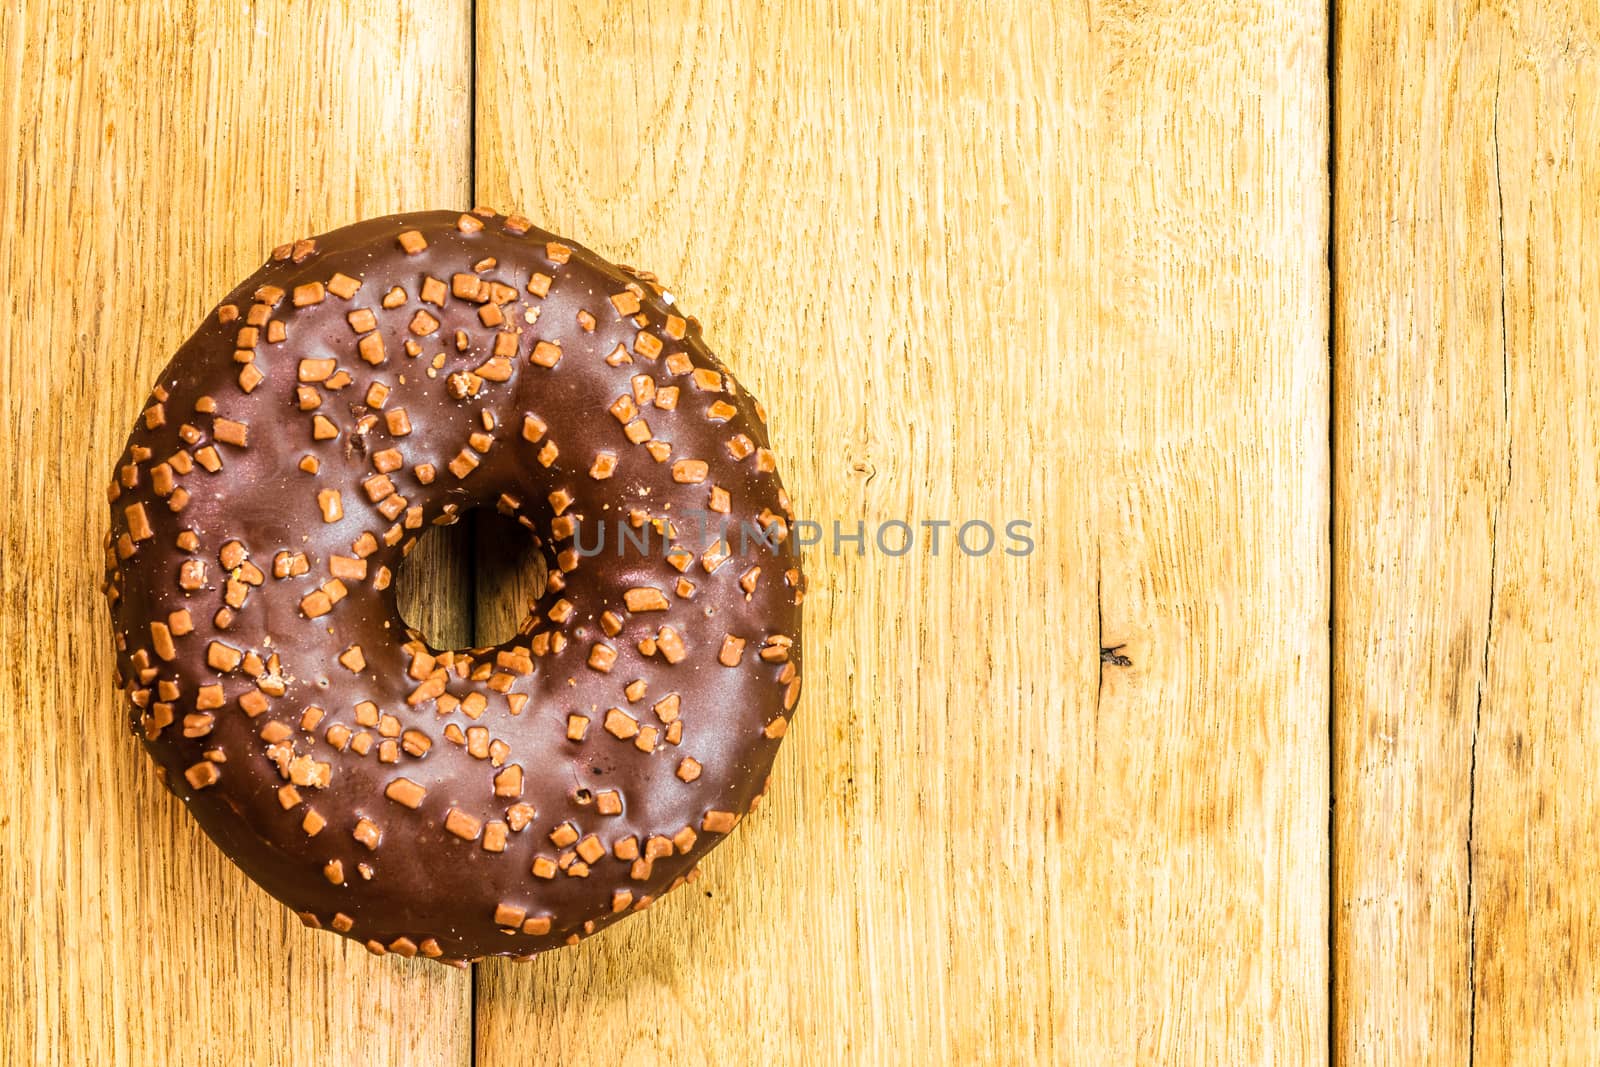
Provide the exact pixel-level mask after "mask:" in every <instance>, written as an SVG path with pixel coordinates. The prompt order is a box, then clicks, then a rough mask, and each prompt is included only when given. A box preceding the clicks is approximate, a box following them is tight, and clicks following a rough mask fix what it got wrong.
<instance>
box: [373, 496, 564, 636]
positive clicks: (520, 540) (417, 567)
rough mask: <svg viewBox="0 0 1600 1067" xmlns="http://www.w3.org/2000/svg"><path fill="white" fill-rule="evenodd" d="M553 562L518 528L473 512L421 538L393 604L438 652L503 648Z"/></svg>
mask: <svg viewBox="0 0 1600 1067" xmlns="http://www.w3.org/2000/svg"><path fill="white" fill-rule="evenodd" d="M550 562H551V561H550V559H549V558H548V556H547V554H546V552H545V550H544V549H542V548H540V547H539V545H537V544H536V543H535V542H534V539H533V537H532V535H530V534H529V533H528V531H527V530H525V529H524V528H523V527H521V526H519V525H518V524H517V523H516V522H515V521H513V520H512V519H509V518H507V517H505V516H504V515H501V514H500V513H499V512H497V511H495V510H494V509H493V508H475V509H473V510H472V511H469V512H467V513H465V514H464V515H462V517H461V520H460V521H459V522H456V523H454V524H452V525H450V526H430V527H429V528H428V529H427V530H426V532H424V533H423V535H422V537H421V539H420V540H419V541H418V542H417V546H416V548H414V549H412V551H411V555H410V556H408V557H407V558H406V560H405V562H404V564H403V565H402V566H401V567H400V568H399V571H398V573H397V574H396V575H395V583H394V586H395V602H396V605H397V606H398V608H399V609H400V617H401V619H403V620H404V621H405V624H406V625H407V626H408V627H410V628H411V629H413V630H416V631H417V632H418V633H420V634H421V635H422V639H423V640H424V641H426V642H427V643H428V644H429V646H431V647H433V648H435V649H450V648H467V647H485V646H492V645H501V644H505V643H506V642H508V641H510V640H512V639H513V638H515V637H516V636H517V633H518V628H519V627H520V626H521V625H522V624H523V622H524V621H525V620H526V619H527V618H528V616H529V612H530V611H531V610H532V609H533V606H534V605H535V604H536V603H537V602H538V600H539V598H540V596H541V595H542V594H543V592H544V589H545V584H546V582H547V581H548V579H549V573H550Z"/></svg>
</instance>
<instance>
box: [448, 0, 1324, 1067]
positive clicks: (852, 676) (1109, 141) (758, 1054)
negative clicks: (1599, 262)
mask: <svg viewBox="0 0 1600 1067" xmlns="http://www.w3.org/2000/svg"><path fill="white" fill-rule="evenodd" d="M1191 8H1192V5H1177V4H1171V5H1164V4H1156V5H1078V4H1060V5H1041V4H1030V3H1022V2H1002V3H993V4H986V5H984V6H983V17H982V18H976V19H975V18H972V17H971V8H970V6H968V5H959V4H955V3H946V4H932V5H922V4H918V5H869V4H861V5H854V4H834V3H828V2H821V0H806V2H796V3H787V4H782V5H772V6H771V7H769V8H766V9H756V8H754V7H753V6H752V5H749V4H741V3H733V2H728V3H713V2H705V3H695V2H687V0H683V2H671V3H652V4H643V3H637V4H615V5H588V4H572V5H561V6H560V7H559V8H557V7H556V6H553V5H547V4H541V3H531V2H529V3H522V4H518V3H514V2H509V0H508V2H501V0H482V2H480V3H479V4H478V9H477V10H478V29H477V41H478V61H477V72H478V79H477V107H478V112H477V123H476V129H477V178H478V187H477V190H476V192H477V199H479V200H482V201H485V202H488V203H491V204H496V205H502V206H504V207H518V208H520V209H522V210H524V211H525V212H527V213H529V214H531V215H532V216H533V217H534V218H536V219H539V220H541V221H543V222H544V223H545V224H547V225H549V226H551V227H553V228H556V229H558V230H560V231H565V232H568V233H570V234H572V235H573V236H575V237H577V238H579V239H581V240H584V241H586V242H587V243H590V244H591V245H593V246H594V247H597V248H599V249H601V250H603V251H605V252H607V253H609V254H611V255H613V256H615V257H617V258H619V259H622V260H624V261H626V262H630V263H634V264H637V265H639V266H643V267H648V268H650V269H653V270H655V271H657V272H658V273H660V274H662V275H663V277H665V278H667V279H669V280H670V281H672V282H673V283H674V290H675V291H676V292H677V293H678V295H679V297H680V299H681V300H682V302H683V304H684V306H686V307H688V308H690V309H691V310H693V311H695V312H696V313H697V314H699V315H700V316H701V317H702V318H703V320H704V321H705V323H706V330H707V336H708V337H709V338H710V339H711V340H712V342H713V345H714V346H716V347H718V348H719V349H720V351H721V352H722V353H723V355H724V356H725V357H726V358H727V359H728V360H729V361H730V363H731V365H732V366H733V368H734V369H735V371H736V372H737V373H738V374H739V375H740V376H741V378H742V379H743V380H744V381H745V383H746V384H747V385H749V386H750V387H751V388H752V389H753V391H754V392H755V393H756V394H757V395H758V396H760V397H762V398H763V400H765V402H766V403H767V405H768V407H769V409H770V411H771V425H772V427H773V429H774V433H775V447H776V448H777V449H778V451H779V454H780V456H782V457H785V458H786V467H785V474H786V477H787V480H788V481H789V483H790V485H791V486H792V488H793V489H794V491H795V494H796V497H797V500H798V502H799V507H800V508H801V510H802V512H803V513H805V514H808V515H809V516H810V517H812V518H813V519H815V520H818V521H820V522H822V523H823V524H824V527H825V528H827V527H828V526H829V524H831V523H832V522H833V521H834V520H838V521H839V522H840V523H842V524H843V528H844V529H845V531H847V532H849V531H853V530H854V529H855V525H856V523H857V522H858V521H863V522H866V523H867V524H868V537H869V538H870V537H871V536H872V531H873V530H874V529H875V528H876V525H877V524H878V523H879V522H880V521H883V520H887V519H902V520H907V521H911V522H921V521H923V520H951V521H954V522H956V523H960V522H962V521H964V520H968V519H982V520H986V521H989V522H991V523H996V524H1003V523H1004V522H1005V521H1006V520H1008V519H1013V518H1016V519H1023V520H1026V521H1030V522H1032V523H1033V527H1032V532H1033V536H1034V538H1035V540H1036V543H1037V547H1036V550H1035V551H1033V552H1032V553H1031V554H1029V555H1025V556H1018V557H1013V556H1008V555H1005V554H1003V553H1002V552H1001V551H999V550H996V551H993V552H991V553H990V554H988V555H985V556H982V557H969V556H967V555H965V554H963V553H962V552H961V551H959V550H958V549H957V548H955V547H954V546H953V543H952V533H951V532H947V533H946V534H945V539H944V541H943V546H942V551H941V553H940V554H939V555H938V556H935V555H933V554H932V553H931V552H930V551H929V546H928V541H929V536H928V532H927V531H926V530H922V531H919V541H920V544H919V545H918V547H917V548H916V549H915V550H914V551H912V552H910V553H908V554H906V555H904V556H901V557H898V558H894V557H889V556H886V555H885V554H883V553H881V552H878V551H876V550H873V551H871V552H869V553H868V554H865V555H861V556H857V555H856V554H854V550H853V548H849V547H846V549H845V551H844V552H843V553H841V554H837V555H836V554H834V553H833V552H832V551H831V546H827V545H824V546H822V547H819V548H815V549H813V550H811V552H810V554H809V556H808V567H809V570H810V574H811V580H812V588H813V593H812V595H811V597H809V598H808V601H807V614H808V619H809V626H808V638H807V639H808V649H807V679H808V690H807V695H806V698H805V701H804V708H803V712H802V714H801V715H800V717H799V719H798V720H797V722H796V727H795V729H794V730H792V731H791V732H790V735H789V740H788V743H787V744H786V746H785V748H784V751H783V753H782V755H781V756H780V758H779V766H778V770H777V776H776V784H775V787H774V791H773V793H772V795H771V796H770V798H769V800H768V802H767V803H765V804H764V805H763V806H762V808H761V810H760V811H759V812H758V814H757V816H756V817H754V818H752V819H751V820H749V822H748V824H747V825H746V826H744V827H743V828H741V830H740V831H739V833H738V834H737V835H735V836H734V838H733V839H732V840H731V841H730V842H729V843H728V844H727V845H726V846H725V847H723V848H721V849H720V850H719V851H718V852H717V853H716V854H714V855H713V856H712V857H710V858H709V859H708V860H707V862H706V863H705V864H704V865H703V868H704V870H705V877H704V878H703V879H702V880H701V882H700V883H698V884H697V886H695V887H694V888H693V889H691V890H686V891H682V892H679V893H677V894H674V895H673V896H671V897H668V898H666V899H664V900H663V901H661V902H659V903H658V904H657V905H656V906H654V907H652V908H651V909H650V910H649V911H648V912H646V913H645V914H643V915H641V916H639V917H637V918H634V919H631V920H630V921H629V922H627V923H626V924H624V925H623V926H621V927H619V928H617V929H616V930H614V931H611V932H608V933H607V934H606V935H605V936H603V937H599V938H596V939H594V941H592V942H586V943H584V944H583V945H581V946H580V947H578V948H577V949H574V950H571V951H563V952H558V953H552V954H548V955H546V956H544V957H542V958H541V959H539V960H538V961H537V962H535V963H532V964H528V965H522V966H516V965H510V964H505V963H500V962H495V963H490V964H485V965H483V966H481V967H480V969H479V979H478V981H479V997H478V1000H477V1024H478V1025H477V1045H478V1054H479V1061H480V1062H481V1063H483V1064H486V1065H498V1064H511V1063H522V1062H527V1061H528V1060H530V1059H549V1060H552V1061H565V1060H568V1059H576V1058H578V1057H580V1056H581V1057H584V1058H593V1059H596V1060H605V1061H612V1060H621V1061H625V1062H634V1063H652V1062H663V1063H666V1062H690V1061H692V1062H712V1063H790V1062H811V1063H841V1062H864V1063H878V1062H906V1063H935V1062H960V1063H972V1062H1041V1063H1046V1062H1050V1063H1055V1062H1084V1063H1121V1062H1135V1061H1139V1062H1195V1063H1224V1062H1226V1063H1253V1062H1266V1061H1269V1060H1275V1061H1282V1062H1289V1063H1302V1062H1311V1061H1313V1060H1318V1059H1322V1058H1324V1057H1325V1056H1326V1053H1327V1048H1328V1044H1327V1042H1328V1033H1327V1028H1326V1004H1327V989H1328V986H1327V982H1328V969H1327V929H1328V914H1327V904H1328V898H1327V877H1328V869H1329V864H1328V854H1327V819H1328V816H1327V807H1326V805H1327V800H1328V796H1327V783H1328V746H1329V736H1328V724H1327V717H1326V716H1327V714H1328V709H1327V681H1328V659H1327V656H1328V648H1327V640H1328V635H1327V622H1328V619H1327V589H1328V546H1327V533H1328V505H1329V501H1328V489H1327V487H1328V460H1327V391H1328V384H1329V380H1328V353H1327V325H1328V319H1327V315H1328V306H1327V272H1326V258H1325V256H1326V243H1325V241H1326V228H1327V217H1326V204H1327V199H1326V198H1327V182H1326V151H1327V143H1326V137H1327V119H1326V116H1327V93H1326V47H1327V37H1326V23H1325V16H1326V11H1325V5H1323V4H1321V3H1310V2H1303V0H1299V2H1292V3H1285V2H1271V3H1267V2H1262V3H1258V4H1243V5H1232V4H1208V5H1205V6H1204V10H1201V11H1194V10H1191ZM974 532H975V531H974ZM890 543H891V545H894V544H897V542H895V541H891V542H890ZM508 584H514V583H508ZM506 595H508V596H509V597H511V598H512V605H511V606H509V607H508V606H506V605H505V604H504V603H499V606H496V605H497V599H496V597H497V594H495V593H493V592H492V591H491V592H489V593H487V594H486V599H485V600H484V601H482V602H480V607H479V619H480V623H481V622H483V621H485V620H491V621H495V622H496V624H497V625H503V624H504V622H505V618H504V616H505V615H508V614H513V613H515V612H517V611H520V609H521V603H520V601H519V600H518V599H517V598H518V595H519V594H518V593H517V592H516V591H514V590H513V591H512V592H511V593H509V594H506ZM497 613H498V614H497ZM1102 646H1122V648H1121V654H1122V655H1125V656H1126V657H1127V660H1128V661H1129V665H1127V666H1119V665H1117V664H1115V663H1103V662H1102V659H1101V653H1100V650H1101V647H1102Z"/></svg>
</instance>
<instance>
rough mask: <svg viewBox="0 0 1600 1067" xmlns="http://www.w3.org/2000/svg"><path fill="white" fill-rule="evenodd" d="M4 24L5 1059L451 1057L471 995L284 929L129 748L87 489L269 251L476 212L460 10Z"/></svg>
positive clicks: (236, 9) (0, 377) (427, 970)
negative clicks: (186, 350) (353, 225)
mask: <svg viewBox="0 0 1600 1067" xmlns="http://www.w3.org/2000/svg"><path fill="white" fill-rule="evenodd" d="M317 10H318V11H325V12H326V14H325V15H323V16H322V17H318V18H308V17H307V12H306V9H304V8H301V7H296V6H293V5H281V4H253V3H250V4H228V5H221V4H199V5H196V4H192V3H141V4H119V3H106V2H94V0H55V2H51V3H35V2H25V3H24V4H22V5H21V6H20V7H19V6H18V5H17V4H6V5H4V10H3V11H0V42H3V43H0V65H3V68H4V69H3V70H0V78H3V84H4V87H5V88H4V94H3V95H0V266H3V269H4V271H5V275H4V276H5V279H6V287H5V294H4V298H3V299H4V300H5V304H6V307H5V312H4V314H3V315H0V405H3V418H0V456H3V457H4V458H5V462H4V463H3V464H0V500H3V501H4V502H5V503H4V505H3V507H0V597H3V600H0V603H3V605H4V608H3V612H0V782H3V783H4V784H5V788H6V790H7V792H8V796H7V799H6V802H5V804H4V806H3V812H0V893H3V900H4V901H5V906H6V920H5V922H4V924H3V926H0V949H3V953H0V954H3V956H4V958H5V960H6V967H5V970H4V972H3V974H0V1061H4V1062H6V1063H8V1064H13V1063H14V1064H23V1063H28V1064H63V1065H68V1064H70V1065H78V1064H96V1065H103V1064H130V1065H139V1067H143V1065H146V1064H166V1063H172V1064H185V1065H189V1064H291V1063H293V1064H324V1063H327V1064H332V1063H385V1064H400V1063H416V1064H430V1065H432V1064H449V1063H463V1062H465V1061H466V1060H467V1058H468V1057H469V1055H470V1028H469V1025H468V1020H469V1016H470V1004H469V997H470V986H469V982H468V979H467V976H465V975H459V974H455V973H453V972H447V971H445V970H444V969H442V968H438V967H434V966H431V965H427V964H423V963H421V962H418V963H414V964H405V963H401V962H399V961H396V960H391V959H385V960H374V959H371V958H370V957H368V956H367V954H366V953H365V952H363V951H362V950H361V949H360V948H359V947H358V946H355V945H353V944H350V943H347V942H344V941H342V940H340V939H336V938H333V937H330V936H328V935H326V934H314V933H312V932H311V931H307V930H304V929H302V927H301V926H300V924H299V922H298V921H297V920H295V919H294V918H293V916H292V915H290V914H289V913H288V912H287V911H286V910H284V909H283V908H281V907H280V906H279V905H278V904H276V903H275V902H273V901H272V900H270V899H269V898H268V897H267V896H266V895H265V894H264V893H262V892H261V891H260V890H259V889H256V888H255V887H254V886H252V885H250V884H249V883H247V882H246V880H245V879H244V877H243V876H242V875H241V874H239V872H238V871H237V870H235V869H234V868H233V867H232V865H230V864H229V863H227V862H226V861H225V860H224V859H223V858H222V856H221V855H220V853H218V852H217V851H216V849H214V848H213V847H212V846H211V845H210V844H209V843H208V842H207V841H205V839H204V838H203V837H202V835H201V834H200V833H199V831H198V830H197V828H196V827H195V826H194V825H193V823H192V822H191V820H189V819H188V817H187V816H186V815H185V814H184V813H183V811H182V810H181V809H180V806H179V804H178V803H177V801H176V800H174V799H173V798H172V797H171V796H170V795H168V794H167V793H166V792H165V791H164V790H162V789H161V788H160V787H159V786H158V784H157V777H156V775H155V774H154V773H153V772H154V768H153V767H152V766H151V765H150V764H149V762H148V760H147V759H146V758H145V756H144V755H143V753H142V752H141V751H140V749H139V746H138V744H137V743H136V742H135V741H134V739H133V738H131V737H130V736H128V731H127V727H126V717H125V712H124V710H123V707H122V702H121V700H120V698H119V697H118V695H117V694H116V693H115V691H114V690H113V688H112V686H111V657H110V654H109V653H110V640H109V629H108V626H107V623H106V617H105V609H104V607H103V604H102V601H101V598H100V595H99V593H98V591H97V586H98V580H99V568H100V549H99V544H100V537H101V532H102V531H103V530H104V528H105V523H106V510H105V503H104V501H105V497H104V494H103V490H104V486H105V483H106V480H107V477H108V475H109V472H110V470H111V464H112V462H113V460H114V458H115V456H116V453H117V452H118V451H119V450H120V448H121V445H122V442H123V440H124V437H125V435H126V433H127V429H128V426H129V425H130V423H131V421H132V420H133V419H134V417H135V416H136V415H137V413H138V411H139V407H140V404H141V401H142V399H143V398H144V397H145V396H146V394H147V392H148V389H149V385H150V383H151V381H152V380H153V379H154V378H155V375H156V373H157V371H158V370H159V369H160V367H161V366H162V365H163V364H164V363H165V361H166V360H167V358H168V356H169V355H170V353H171V352H172V350H173V349H174V348H176V346H177V345H178V343H179V342H181V341H182V340H183V339H184V337H185V336H186V335H187V333H188V331H189V330H190V329H191V328H192V327H193V326H194V325H195V324H196V323H197V322H198V321H199V319H200V317H201V316H202V315H203V314H204V312H205V311H206V310H207V309H208V308H209V307H210V306H211V304H212V303H213V302H214V301H215V299H216V298H217V297H218V295H220V294H221V293H223V292H225V291H226V289H227V288H228V287H229V286H231V285H232V284H233V283H234V282H235V281H237V279H238V278H240V277H242V276H244V275H245V274H246V273H248V272H249V271H250V270H252V269H253V268H254V267H255V266H256V265H257V264H258V263H259V262H260V260H261V258H262V257H263V256H264V255H265V253H266V250H267V249H269V248H270V247H271V246H272V245H273V244H275V243H277V242H279V241H282V240H284V239H287V238H292V237H296V236H303V235H306V234H308V233H311V232H314V231H315V230H320V229H325V228H330V227H332V226H335V225H340V224H343V223H345V222H349V221H354V220H355V219H357V218H360V217H362V216H365V215H369V214H376V213H379V212H383V211H391V210H402V209H405V208H420V207H425V206H434V205H437V204H447V203H459V202H460V201H462V200H463V199H465V198H466V197H467V195H468V189H467V182H468V166H467V158H468V144H469V130H470V123H469V120H468V107H469V103H468V101H469V92H468V73H469V70H470V52H469V41H470V29H469V23H468V8H467V5H466V4H465V3H449V4H433V3H428V4H420V3H417V4H413V3H408V2H402V3H398V4H397V3H395V2H393V0H385V2H381V3H380V2H373V3H366V2H351V3H347V4H337V5H320V6H319V8H318V9H317Z"/></svg>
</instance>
